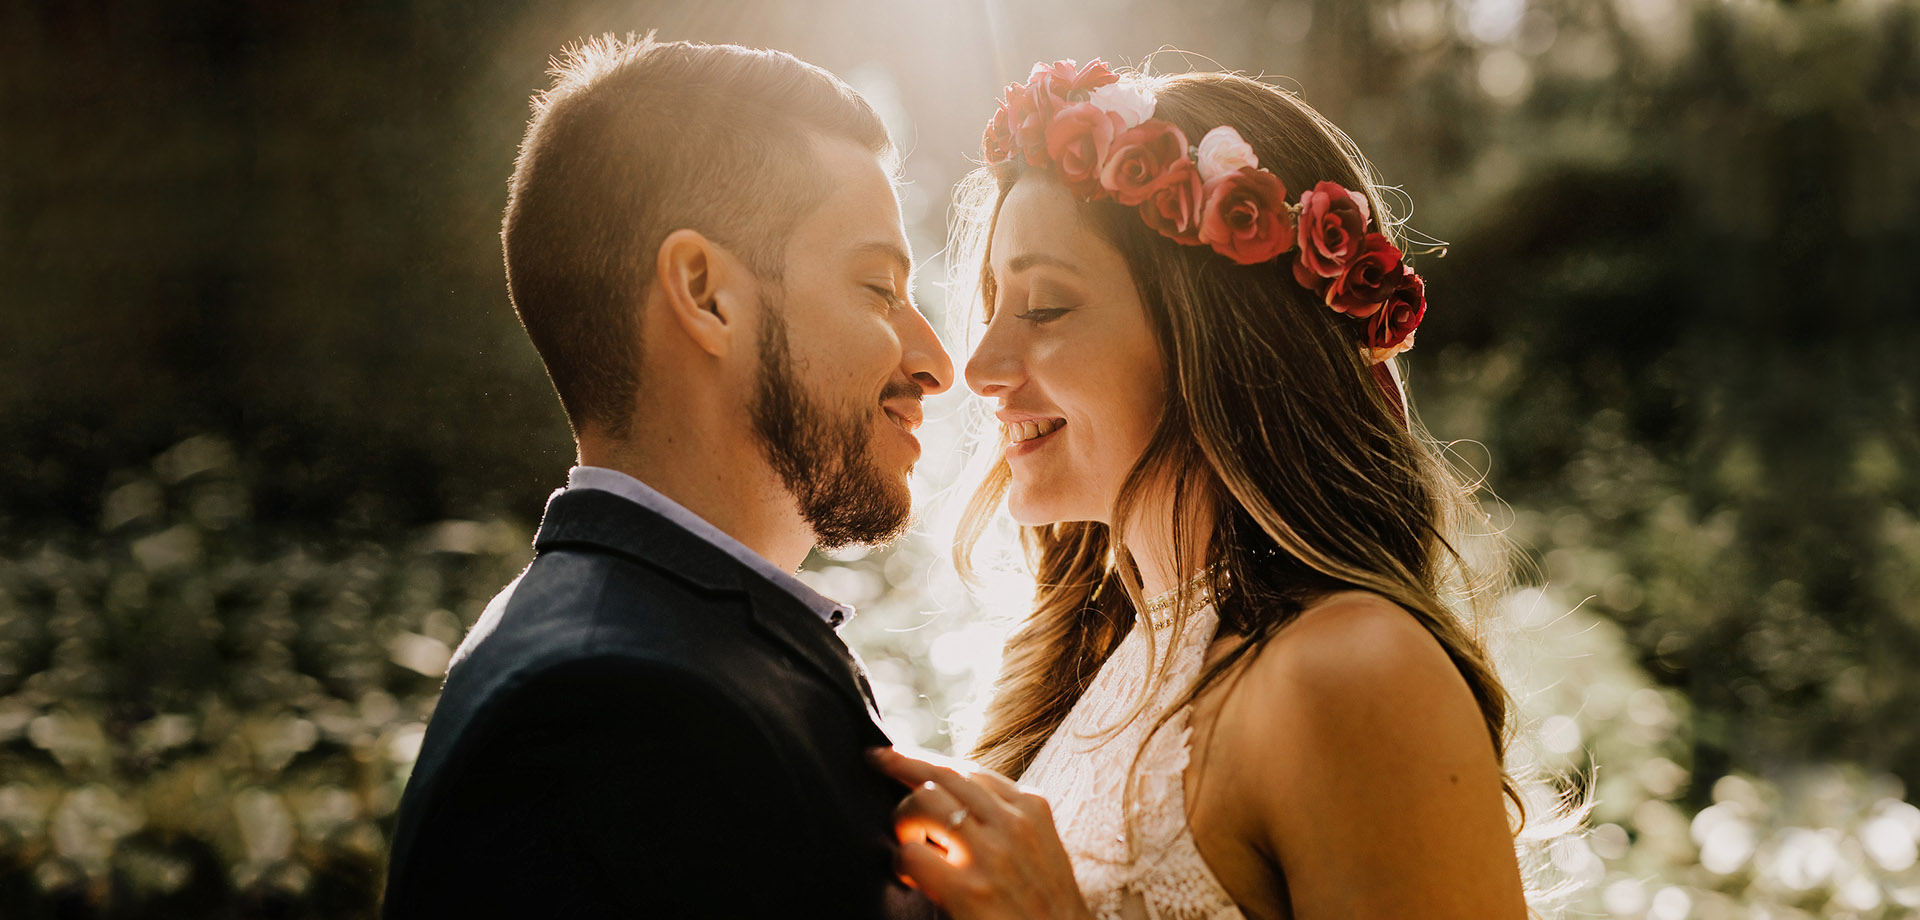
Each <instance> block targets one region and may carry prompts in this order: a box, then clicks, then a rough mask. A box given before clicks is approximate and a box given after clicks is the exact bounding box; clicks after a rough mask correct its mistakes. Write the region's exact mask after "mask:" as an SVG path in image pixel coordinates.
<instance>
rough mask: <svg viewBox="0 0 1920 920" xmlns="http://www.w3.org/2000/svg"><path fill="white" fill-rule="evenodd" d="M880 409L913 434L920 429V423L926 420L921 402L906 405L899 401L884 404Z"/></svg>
mask: <svg viewBox="0 0 1920 920" xmlns="http://www.w3.org/2000/svg"><path fill="white" fill-rule="evenodd" d="M880 411H882V412H885V413H886V414H887V418H890V419H893V423H894V424H896V425H899V426H900V427H901V428H902V429H904V430H905V431H906V432H907V433H908V434H912V433H913V432H914V431H916V430H918V429H919V428H920V423H921V422H923V421H925V420H926V415H925V414H924V413H923V412H922V410H921V409H920V404H919V403H917V402H915V403H909V404H905V405H902V404H898V403H896V404H894V405H890V406H889V405H882V406H881V407H880Z"/></svg>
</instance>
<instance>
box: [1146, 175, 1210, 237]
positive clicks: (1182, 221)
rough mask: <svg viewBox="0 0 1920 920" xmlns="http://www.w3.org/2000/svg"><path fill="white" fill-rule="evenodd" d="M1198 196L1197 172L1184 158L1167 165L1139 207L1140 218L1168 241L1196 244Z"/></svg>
mask: <svg viewBox="0 0 1920 920" xmlns="http://www.w3.org/2000/svg"><path fill="white" fill-rule="evenodd" d="M1201 196H1202V190H1201V186H1200V170H1198V169H1195V168H1193V161H1192V160H1189V159H1187V158H1186V157H1184V156H1183V157H1181V158H1179V159H1177V160H1174V161H1173V162H1171V163H1168V164H1167V168H1166V171H1165V172H1163V173H1161V175H1160V178H1159V180H1158V181H1156V182H1155V183H1154V189H1153V193H1152V194H1151V195H1149V196H1148V198H1147V200H1146V201H1145V202H1143V203H1142V204H1141V205H1140V217H1141V219H1143V220H1145V221H1146V222H1147V226H1149V227H1152V228H1153V229H1155V230H1158V231H1160V235H1161V236H1164V237H1166V238H1167V239H1170V240H1173V241H1174V242H1177V243H1184V244H1186V245H1188V246H1196V245H1199V243H1200V204H1201V202H1202V201H1203V200H1204V199H1203V198H1202V197H1201Z"/></svg>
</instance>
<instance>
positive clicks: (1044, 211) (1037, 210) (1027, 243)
mask: <svg viewBox="0 0 1920 920" xmlns="http://www.w3.org/2000/svg"><path fill="white" fill-rule="evenodd" d="M1100 242H1101V241H1100V239H1099V237H1098V235H1097V234H1095V233H1094V232H1093V228H1092V227H1090V226H1088V225H1087V221H1086V219H1085V215H1084V214H1083V212H1082V210H1081V206H1080V203H1079V202H1077V201H1075V200H1074V198H1073V195H1072V194H1071V193H1069V192H1068V191H1067V189H1066V186H1064V185H1061V184H1060V183H1059V182H1056V181H1052V180H1050V179H1048V178H1046V177H1045V176H1044V174H1029V175H1027V176H1023V177H1022V178H1021V179H1020V181H1018V182H1016V183H1014V186H1013V188H1012V189H1011V190H1009V191H1008V192H1007V196H1006V198H1005V199H1004V200H1003V201H1002V202H1001V204H1000V211H999V215H998V217H997V219H996V220H995V222H994V228H993V240H992V243H991V246H992V249H991V259H990V262H991V267H992V269H993V271H994V273H995V274H996V275H1004V274H1007V273H1009V272H1014V271H1020V270H1023V269H1025V268H1028V267H1031V266H1033V265H1035V264H1052V265H1055V266H1057V267H1069V266H1070V267H1080V266H1084V265H1085V264H1086V263H1087V262H1088V261H1089V259H1090V257H1092V256H1093V255H1094V252H1093V248H1094V246H1095V244H1098V243H1100Z"/></svg>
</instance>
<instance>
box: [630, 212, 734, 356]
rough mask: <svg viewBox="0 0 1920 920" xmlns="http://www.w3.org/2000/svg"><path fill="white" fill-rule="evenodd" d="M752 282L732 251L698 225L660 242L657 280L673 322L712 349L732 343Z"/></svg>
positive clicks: (705, 348) (722, 348)
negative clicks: (697, 227) (710, 237)
mask: <svg viewBox="0 0 1920 920" xmlns="http://www.w3.org/2000/svg"><path fill="white" fill-rule="evenodd" d="M753 284H754V279H753V277H752V275H751V273H749V272H748V271H747V270H746V266H744V265H742V264H741V262H740V260H739V259H737V258H735V257H734V255H733V253H731V252H728V251H727V249H726V247H724V246H721V245H719V244H718V243H715V242H714V241H712V240H710V239H708V238H707V237H706V236H705V235H704V234H702V233H700V232H699V231H697V230H675V231H673V232H672V233H669V234H667V238H666V239H664V240H662V241H661V242H660V251H659V253H658V255H657V256H656V262H655V265H654V285H655V287H657V288H658V290H659V292H660V295H661V300H662V303H663V306H664V307H665V308H666V311H667V314H668V315H669V316H671V317H672V318H673V324H674V325H675V326H678V327H679V328H680V330H681V331H683V332H685V333H686V334H687V337H688V338H690V339H692V340H693V342H694V343H695V344H696V345H698V346H699V347H700V349H701V350H702V351H705V352H707V353H708V354H711V355H715V356H719V355H724V354H726V352H727V350H728V349H729V348H730V347H731V344H732V342H733V340H734V334H735V333H736V332H739V331H740V330H741V329H742V328H743V327H742V324H741V320H742V319H743V317H742V316H741V315H740V311H741V308H742V306H743V305H744V304H745V303H746V302H748V300H749V298H748V297H747V291H748V289H749V288H751V286H752V285H753Z"/></svg>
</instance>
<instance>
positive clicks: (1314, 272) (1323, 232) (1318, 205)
mask: <svg viewBox="0 0 1920 920" xmlns="http://www.w3.org/2000/svg"><path fill="white" fill-rule="evenodd" d="M1369 216H1370V215H1369V214H1368V209H1367V199H1366V198H1365V197H1363V196H1361V195H1356V194H1354V193H1352V192H1350V191H1347V190H1346V188H1344V187H1342V186H1341V185H1340V184H1338V183H1335V182H1322V183H1320V184H1318V185H1315V186H1314V187H1313V188H1312V189H1311V190H1310V191H1307V192H1304V193H1302V194H1301V195H1300V213H1299V215H1298V218H1297V221H1298V223H1297V226H1298V227H1299V232H1300V258H1299V259H1298V260H1297V261H1295V262H1294V263H1293V277H1294V280H1296V281H1298V282H1300V285H1301V286H1302V287H1307V288H1312V289H1313V290H1315V291H1324V290H1325V289H1326V286H1327V282H1328V280H1330V279H1333V278H1338V277H1340V276H1341V275H1343V274H1345V273H1346V270H1347V263H1348V262H1351V261H1353V259H1354V257H1355V256H1357V255H1358V254H1359V252H1360V248H1361V245H1362V244H1363V242H1364V241H1365V239H1366V236H1365V235H1366V232H1367V220H1368V219H1369Z"/></svg>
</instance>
